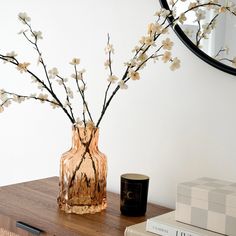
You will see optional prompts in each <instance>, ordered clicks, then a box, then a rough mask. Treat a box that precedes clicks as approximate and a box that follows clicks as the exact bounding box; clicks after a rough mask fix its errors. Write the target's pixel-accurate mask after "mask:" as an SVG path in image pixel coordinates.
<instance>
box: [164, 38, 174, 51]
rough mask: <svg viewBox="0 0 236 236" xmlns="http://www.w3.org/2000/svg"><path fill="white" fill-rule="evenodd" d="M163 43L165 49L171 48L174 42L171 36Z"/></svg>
mask: <svg viewBox="0 0 236 236" xmlns="http://www.w3.org/2000/svg"><path fill="white" fill-rule="evenodd" d="M162 45H163V49H165V50H171V48H172V46H173V45H174V43H173V42H172V41H171V40H170V39H169V38H167V39H165V40H163V41H162Z"/></svg>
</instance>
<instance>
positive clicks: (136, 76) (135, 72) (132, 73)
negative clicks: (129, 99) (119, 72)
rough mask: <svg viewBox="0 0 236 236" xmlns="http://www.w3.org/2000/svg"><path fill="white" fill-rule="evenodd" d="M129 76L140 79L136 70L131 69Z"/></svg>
mask: <svg viewBox="0 0 236 236" xmlns="http://www.w3.org/2000/svg"><path fill="white" fill-rule="evenodd" d="M128 77H129V78H130V79H132V80H139V79H140V75H139V73H138V72H137V71H134V70H129V73H128Z"/></svg>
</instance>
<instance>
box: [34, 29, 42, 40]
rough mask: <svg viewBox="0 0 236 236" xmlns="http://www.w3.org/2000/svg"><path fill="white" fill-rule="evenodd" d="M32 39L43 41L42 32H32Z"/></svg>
mask: <svg viewBox="0 0 236 236" xmlns="http://www.w3.org/2000/svg"><path fill="white" fill-rule="evenodd" d="M32 36H33V37H35V39H36V40H38V39H43V36H42V32H41V31H33V34H32Z"/></svg>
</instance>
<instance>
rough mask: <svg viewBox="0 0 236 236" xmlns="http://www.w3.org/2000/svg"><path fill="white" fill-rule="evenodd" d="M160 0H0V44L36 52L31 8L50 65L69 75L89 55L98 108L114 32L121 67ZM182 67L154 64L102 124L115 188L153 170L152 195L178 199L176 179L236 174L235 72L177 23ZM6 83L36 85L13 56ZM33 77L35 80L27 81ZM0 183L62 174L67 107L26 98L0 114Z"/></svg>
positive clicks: (2, 81) (1, 81) (0, 78)
mask: <svg viewBox="0 0 236 236" xmlns="http://www.w3.org/2000/svg"><path fill="white" fill-rule="evenodd" d="M157 5H158V4H157V1H154V0H148V1H147V0H139V1H135V0H129V1H127V0H120V1H116V0H100V1H92V0H86V1H82V0H59V1H58V0H50V1H46V0H40V1H39V0H37V1H36V0H35V1H31V0H21V1H19V0H8V1H4V3H3V2H1V3H0V8H1V15H0V29H1V37H0V50H1V52H4V53H5V52H8V51H10V50H15V51H17V52H18V54H19V55H20V56H19V58H22V60H24V61H28V60H31V61H32V60H34V61H35V60H36V57H33V56H32V55H33V51H32V50H31V49H30V46H29V44H28V43H26V42H24V40H23V39H22V38H21V37H20V36H19V35H17V34H16V32H18V31H20V29H22V24H21V23H19V22H18V20H17V14H18V12H22V11H26V12H27V13H28V14H29V15H30V16H31V17H32V24H33V25H34V26H35V27H34V28H35V29H37V30H42V31H43V34H44V40H43V41H42V42H41V48H42V50H43V51H44V54H43V55H44V56H45V59H46V60H47V65H48V67H49V68H50V67H53V66H56V67H58V68H59V70H60V71H61V72H62V73H64V74H67V75H70V74H71V73H72V72H71V71H70V65H69V64H68V62H69V61H70V60H71V58H72V57H75V56H78V57H80V58H81V59H82V65H83V66H84V67H85V68H86V70H87V77H86V78H87V80H88V86H89V89H88V98H89V101H90V102H89V104H90V105H91V109H92V110H93V113H94V114H96V116H98V115H99V112H100V106H101V101H102V97H103V91H104V89H105V86H106V84H107V83H106V75H107V72H106V71H105V70H104V68H103V62H104V60H105V56H104V50H103V49H104V45H105V43H106V40H107V39H106V34H107V32H109V33H110V35H111V40H112V42H113V44H114V46H115V50H116V54H115V57H114V59H113V61H114V71H115V73H116V74H117V75H118V76H121V74H122V72H123V70H124V67H123V62H124V61H126V60H128V59H129V57H130V56H131V52H130V51H131V49H132V48H133V47H134V45H135V44H136V42H137V41H138V40H139V38H140V36H142V35H143V34H144V33H145V32H146V25H147V24H148V23H149V22H150V21H151V20H152V19H153V14H154V12H155V11H156V9H157ZM169 37H171V38H172V39H173V40H174V42H175V49H174V52H173V53H174V54H175V55H178V56H179V57H180V58H181V61H182V67H181V69H180V70H178V71H176V72H172V71H170V70H169V68H168V66H167V65H164V64H162V63H157V64H154V65H153V64H150V65H149V66H147V67H146V68H145V69H144V71H143V73H142V79H141V80H140V81H137V82H132V83H130V84H129V89H128V90H127V91H121V92H120V93H119V94H117V96H116V98H115V99H114V101H113V103H112V105H111V107H110V109H109V111H108V112H107V114H106V117H105V119H104V121H103V123H102V125H101V127H100V128H101V130H100V149H101V150H102V151H103V152H104V153H106V154H107V156H108V162H109V173H108V189H109V190H111V191H115V192H119V181H120V175H121V174H122V173H125V172H139V173H144V174H147V175H149V176H150V191H149V200H150V201H151V202H155V203H159V204H163V205H165V206H171V207H174V201H175V200H174V199H175V187H176V183H177V182H180V181H186V180H190V179H194V178H197V177H201V176H210V177H216V178H222V179H228V180H232V181H236V172H235V165H236V145H235V143H236V125H235V121H236V79H235V77H234V76H231V75H228V74H225V73H223V72H221V71H219V70H216V69H214V68H212V67H210V66H209V65H207V64H206V63H204V62H203V61H201V60H200V59H198V58H197V57H196V56H195V55H193V54H192V53H191V52H190V51H189V50H188V49H187V48H186V47H185V46H184V45H183V44H182V43H181V42H180V40H179V39H178V38H177V37H176V36H175V35H174V34H173V33H172V32H171V33H170V35H169ZM0 71H1V73H0V87H5V88H6V89H7V88H8V89H9V90H10V89H13V90H16V89H19V90H22V91H23V90H29V88H32V84H30V82H28V80H27V78H25V77H24V75H20V74H19V72H17V71H16V70H15V69H14V68H12V67H11V66H9V65H3V64H2V63H1V64H0ZM28 84H29V85H28ZM0 140H1V148H0V160H1V162H0V163H1V164H0V185H7V184H11V183H15V182H22V181H26V180H31V179H37V178H42V177H47V176H53V175H58V169H59V159H60V155H61V154H62V153H63V152H64V151H66V150H67V149H69V147H70V145H71V125H70V123H69V122H68V121H67V118H66V117H65V116H64V114H63V113H62V112H61V111H59V110H57V111H54V110H51V108H50V107H48V106H46V105H41V104H37V103H33V102H32V103H30V102H26V103H24V104H21V105H17V104H15V105H12V106H11V107H9V109H6V111H5V112H4V113H1V114H0Z"/></svg>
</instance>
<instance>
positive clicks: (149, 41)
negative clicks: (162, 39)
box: [144, 36, 155, 46]
mask: <svg viewBox="0 0 236 236" xmlns="http://www.w3.org/2000/svg"><path fill="white" fill-rule="evenodd" d="M144 44H145V45H147V46H151V45H153V46H154V45H155V41H154V39H153V37H152V36H147V37H145V38H144Z"/></svg>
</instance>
